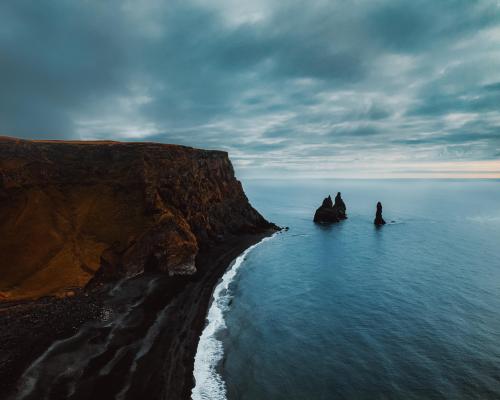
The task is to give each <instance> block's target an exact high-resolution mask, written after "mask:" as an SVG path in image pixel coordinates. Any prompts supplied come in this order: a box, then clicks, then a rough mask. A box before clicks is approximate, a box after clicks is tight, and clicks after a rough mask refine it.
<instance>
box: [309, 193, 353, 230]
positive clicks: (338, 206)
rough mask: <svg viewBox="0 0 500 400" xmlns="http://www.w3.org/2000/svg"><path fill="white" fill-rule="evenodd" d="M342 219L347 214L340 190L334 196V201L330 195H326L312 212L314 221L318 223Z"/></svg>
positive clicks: (345, 217)
mask: <svg viewBox="0 0 500 400" xmlns="http://www.w3.org/2000/svg"><path fill="white" fill-rule="evenodd" d="M343 219H347V215H346V206H345V203H344V200H342V197H341V193H340V192H338V193H337V195H336V196H335V203H333V202H332V198H331V196H328V197H326V198H325V199H324V200H323V204H321V206H320V207H319V208H318V209H317V210H316V212H315V213H314V222H316V223H320V224H329V223H334V222H339V221H340V220H343Z"/></svg>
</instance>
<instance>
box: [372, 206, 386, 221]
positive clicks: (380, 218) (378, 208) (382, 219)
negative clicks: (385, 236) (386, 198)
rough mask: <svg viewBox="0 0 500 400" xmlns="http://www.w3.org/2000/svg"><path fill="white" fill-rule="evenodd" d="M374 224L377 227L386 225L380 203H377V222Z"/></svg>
mask: <svg viewBox="0 0 500 400" xmlns="http://www.w3.org/2000/svg"><path fill="white" fill-rule="evenodd" d="M373 223H374V224H375V225H377V226H380V225H385V221H384V218H382V203H381V202H380V201H379V202H378V203H377V212H376V213H375V220H374V221H373Z"/></svg>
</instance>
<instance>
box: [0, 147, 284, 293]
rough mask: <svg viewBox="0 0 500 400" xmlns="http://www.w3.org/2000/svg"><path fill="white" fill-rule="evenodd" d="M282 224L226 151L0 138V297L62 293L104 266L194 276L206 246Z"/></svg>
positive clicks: (116, 272)
mask: <svg viewBox="0 0 500 400" xmlns="http://www.w3.org/2000/svg"><path fill="white" fill-rule="evenodd" d="M275 228H276V226H275V225H273V224H270V223H269V222H267V221H266V220H265V219H264V218H263V217H262V216H261V215H260V214H259V213H258V212H257V211H256V210H255V209H254V208H253V207H252V206H251V205H250V204H249V202H248V199H247V197H246V196H245V193H244V192H243V189H242V186H241V183H240V182H239V181H238V180H236V178H235V176H234V171H233V167H232V165H231V162H230V161H229V158H228V155H227V153H226V152H222V151H207V150H198V149H193V148H190V147H184V146H175V145H167V144H156V143H121V142H62V141H27V140H20V139H13V138H7V137H0V254H2V262H1V265H0V274H1V278H0V299H2V298H3V299H20V298H36V297H39V296H42V295H48V294H56V295H64V294H65V293H68V292H70V291H71V289H72V288H81V287H84V286H85V285H87V284H88V282H89V281H90V280H91V279H92V278H93V277H94V276H95V275H96V272H97V271H99V273H100V274H101V275H103V276H104V275H111V276H113V277H114V276H127V275H133V274H137V273H140V272H141V271H143V270H144V269H145V268H151V269H156V270H160V271H165V272H167V273H169V274H172V275H176V274H193V273H194V272H195V271H196V268H195V257H196V254H197V253H198V251H199V249H200V248H202V247H204V246H205V247H209V246H211V245H212V244H214V243H218V242H221V241H224V240H226V239H228V238H230V237H235V236H236V235H240V234H244V233H259V232H263V231H265V230H267V229H275Z"/></svg>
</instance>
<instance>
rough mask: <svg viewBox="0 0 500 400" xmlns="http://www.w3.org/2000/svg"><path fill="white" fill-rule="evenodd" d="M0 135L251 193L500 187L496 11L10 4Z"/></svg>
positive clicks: (420, 0)
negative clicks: (211, 168) (223, 167)
mask: <svg viewBox="0 0 500 400" xmlns="http://www.w3.org/2000/svg"><path fill="white" fill-rule="evenodd" d="M0 134H3V135H9V136H17V137H22V138H35V139H40V138H50V139H117V140H133V141H158V142H165V143H179V144H185V145H190V146H195V147H203V148H213V149H223V150H227V151H228V152H229V154H230V156H231V158H232V160H233V162H234V164H235V167H236V169H237V172H238V175H239V176H240V177H243V178H250V177H286V178H297V177H337V178H338V177H340V178H351V177H500V161H499V160H500V1H499V0H478V1H474V0H439V1H438V0H411V1H409V0H329V1H323V0H307V1H306V0H302V1H295V0H292V1H288V0H252V1H236V0H179V1H177V0H163V1H157V0H147V1H146V0H141V1H137V0H129V1H118V0H116V1H115V0H86V1H85V0H81V1H74V0H46V1H42V0H33V1H25V0H3V1H1V2H0Z"/></svg>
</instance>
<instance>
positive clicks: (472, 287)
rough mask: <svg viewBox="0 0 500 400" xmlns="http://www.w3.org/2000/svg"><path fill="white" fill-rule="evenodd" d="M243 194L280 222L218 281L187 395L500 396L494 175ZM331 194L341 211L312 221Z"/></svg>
mask: <svg viewBox="0 0 500 400" xmlns="http://www.w3.org/2000/svg"><path fill="white" fill-rule="evenodd" d="M244 188H245V191H246V193H247V195H248V197H249V199H250V201H251V203H252V204H253V205H254V207H255V208H257V209H258V210H259V211H260V212H261V213H262V214H263V215H264V216H265V217H266V218H267V219H269V220H271V221H273V222H275V223H277V224H278V225H281V226H289V227H290V230H289V231H287V232H282V233H278V234H276V235H275V236H274V237H272V238H270V239H267V240H265V241H264V242H262V243H260V244H258V245H256V246H254V247H253V248H250V249H249V250H247V251H246V252H245V253H244V254H243V255H241V256H240V257H239V258H238V259H237V260H235V262H234V263H233V265H232V267H231V268H230V269H229V270H228V272H226V275H225V276H224V277H223V279H222V280H221V282H220V284H219V285H218V286H217V288H216V289H215V291H214V301H213V303H212V305H211V307H210V311H209V314H208V317H207V321H208V323H207V327H206V329H205V331H204V332H203V334H202V337H201V340H200V345H199V348H198V352H197V356H196V360H195V371H194V375H195V379H196V387H195V388H194V389H193V399H194V400H199V399H211V400H222V399H229V400H267V399H272V400H281V399H283V400H299V399H301V400H302V399H307V400H318V399H407V400H410V399H499V398H500V181H498V180H477V181H475V180H385V181H374V180H350V181H348V180H329V181H327V180H310V181H291V180H283V181H273V180H249V181H246V182H244ZM337 192H342V198H343V199H344V201H345V203H346V205H347V213H348V219H347V220H345V221H342V222H340V223H338V224H334V225H330V226H321V225H316V224H314V223H313V222H312V218H313V215H314V211H315V210H316V208H317V207H318V206H319V205H320V204H321V202H322V200H323V198H324V197H326V196H327V195H328V194H331V195H332V197H333V196H334V195H335V194H336V193H337ZM377 201H381V202H382V204H383V207H384V208H383V215H384V218H385V220H386V221H387V222H388V224H387V225H385V226H383V227H381V228H379V229H377V228H376V227H375V226H374V225H373V219H374V216H375V208H376V203H377Z"/></svg>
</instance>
